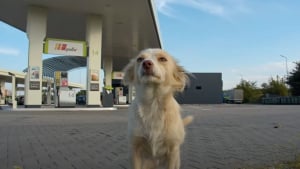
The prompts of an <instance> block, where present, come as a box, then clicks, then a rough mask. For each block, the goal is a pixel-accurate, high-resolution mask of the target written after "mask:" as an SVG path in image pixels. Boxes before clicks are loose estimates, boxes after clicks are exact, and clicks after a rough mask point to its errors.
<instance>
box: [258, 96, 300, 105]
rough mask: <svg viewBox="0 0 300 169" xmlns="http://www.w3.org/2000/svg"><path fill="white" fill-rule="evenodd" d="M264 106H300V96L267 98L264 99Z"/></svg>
mask: <svg viewBox="0 0 300 169" xmlns="http://www.w3.org/2000/svg"><path fill="white" fill-rule="evenodd" d="M262 104H299V105H300V96H286V97H266V98H262Z"/></svg>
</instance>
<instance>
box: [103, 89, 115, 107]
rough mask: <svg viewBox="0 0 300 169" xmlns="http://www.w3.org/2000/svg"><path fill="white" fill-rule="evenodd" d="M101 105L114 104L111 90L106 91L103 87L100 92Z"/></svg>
mask: <svg viewBox="0 0 300 169" xmlns="http://www.w3.org/2000/svg"><path fill="white" fill-rule="evenodd" d="M102 106H103V107H113V106H114V98H113V93H112V92H107V91H106V90H105V89H103V92H102Z"/></svg>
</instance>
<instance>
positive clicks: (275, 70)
mask: <svg viewBox="0 0 300 169" xmlns="http://www.w3.org/2000/svg"><path fill="white" fill-rule="evenodd" d="M294 66H295V64H293V63H292V62H288V70H289V71H291V70H292V69H294ZM276 76H279V78H283V77H286V66H285V62H268V63H265V64H261V65H254V66H252V67H249V66H248V67H239V68H237V67H235V68H232V69H231V70H228V71H224V72H223V89H231V88H234V87H235V86H236V85H237V84H238V83H239V82H240V81H241V79H244V80H248V81H255V82H257V83H256V84H257V87H261V84H262V83H267V82H268V81H269V79H270V78H271V77H272V78H276Z"/></svg>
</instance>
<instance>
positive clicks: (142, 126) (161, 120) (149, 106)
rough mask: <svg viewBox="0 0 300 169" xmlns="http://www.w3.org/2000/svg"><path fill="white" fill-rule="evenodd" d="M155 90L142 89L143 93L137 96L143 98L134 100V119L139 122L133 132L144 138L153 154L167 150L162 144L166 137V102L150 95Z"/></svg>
mask: <svg viewBox="0 0 300 169" xmlns="http://www.w3.org/2000/svg"><path fill="white" fill-rule="evenodd" d="M155 92H158V91H155V90H151V89H144V90H143V95H141V96H137V97H143V99H138V100H139V102H136V106H137V111H136V121H137V122H138V123H139V124H138V125H137V126H136V127H138V128H136V132H137V133H135V134H137V135H140V136H142V137H144V138H146V140H147V141H148V144H149V146H150V147H151V151H152V154H153V155H154V156H156V155H159V154H161V153H165V152H166V151H167V150H166V145H164V144H165V140H166V139H168V138H167V134H166V130H167V126H166V118H167V117H166V116H167V113H166V112H165V111H166V108H165V106H166V103H165V102H164V99H163V98H161V97H152V96H155V95H156V94H155ZM156 96H157V95H156Z"/></svg>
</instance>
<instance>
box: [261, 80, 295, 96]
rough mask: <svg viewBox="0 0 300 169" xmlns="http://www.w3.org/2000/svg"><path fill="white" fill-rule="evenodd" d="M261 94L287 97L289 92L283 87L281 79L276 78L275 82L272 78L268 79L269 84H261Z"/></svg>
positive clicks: (283, 83)
mask: <svg viewBox="0 0 300 169" xmlns="http://www.w3.org/2000/svg"><path fill="white" fill-rule="evenodd" d="M261 87H262V92H263V93H264V94H270V95H275V96H287V95H288V93H289V90H288V88H287V86H286V85H285V82H284V80H283V79H282V78H279V77H278V76H277V78H276V80H275V79H274V78H272V77H271V78H270V79H269V83H263V84H262V85H261Z"/></svg>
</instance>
